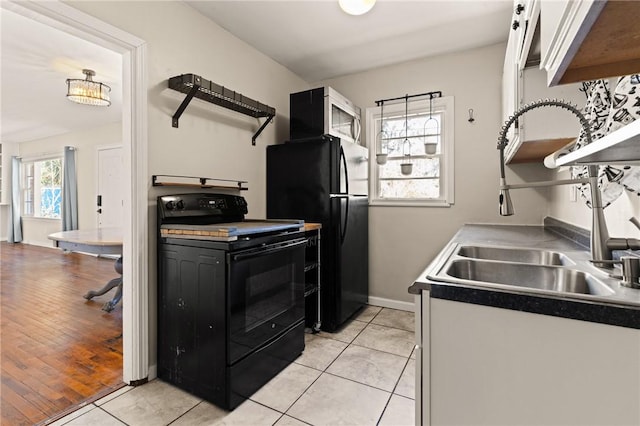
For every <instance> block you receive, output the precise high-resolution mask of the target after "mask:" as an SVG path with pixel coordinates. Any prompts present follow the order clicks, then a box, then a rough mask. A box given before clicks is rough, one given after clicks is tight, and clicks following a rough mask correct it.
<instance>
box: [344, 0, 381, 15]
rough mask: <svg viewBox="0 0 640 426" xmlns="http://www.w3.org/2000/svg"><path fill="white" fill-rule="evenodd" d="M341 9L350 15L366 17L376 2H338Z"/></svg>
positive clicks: (373, 0) (354, 0) (347, 0)
mask: <svg viewBox="0 0 640 426" xmlns="http://www.w3.org/2000/svg"><path fill="white" fill-rule="evenodd" d="M338 4H339V5H340V8H341V9H342V10H343V11H345V12H346V13H348V14H349V15H356V16H357V15H364V14H365V13H367V12H368V11H370V10H371V8H372V7H373V5H374V4H376V0H338Z"/></svg>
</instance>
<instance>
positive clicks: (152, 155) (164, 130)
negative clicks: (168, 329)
mask: <svg viewBox="0 0 640 426" xmlns="http://www.w3.org/2000/svg"><path fill="white" fill-rule="evenodd" d="M68 4H70V5H71V6H73V7H75V8H77V9H79V10H81V11H83V12H85V13H88V14H90V15H93V16H95V17H97V18H98V19H101V20H103V21H105V22H107V23H109V24H111V25H114V26H116V27H119V28H121V29H123V30H124V31H127V32H129V33H131V34H133V35H135V36H137V37H139V38H141V39H143V40H145V41H146V42H147V46H148V56H147V63H148V71H147V78H148V84H149V87H148V151H149V158H148V170H149V176H148V184H149V187H150V193H149V250H150V253H149V297H150V301H149V302H150V315H151V318H150V333H149V334H150V336H151V342H150V351H149V353H150V357H151V360H150V362H151V365H154V364H155V363H156V356H155V355H156V350H155V349H156V342H155V335H156V328H155V327H156V326H155V317H156V310H155V306H156V282H157V281H156V267H157V266H156V265H157V262H156V234H155V233H156V210H155V209H156V207H155V200H156V197H157V196H158V195H161V194H165V193H180V192H188V191H186V190H185V189H184V188H164V189H163V190H162V191H160V189H158V188H156V187H151V175H154V174H174V175H189V176H202V177H213V178H222V179H239V180H246V181H248V185H247V186H248V187H249V190H248V191H243V192H242V195H243V196H244V197H246V198H247V202H248V204H249V217H264V216H265V215H266V200H265V194H266V184H265V176H266V145H268V144H274V143H276V142H279V141H282V140H285V139H287V137H288V134H289V93H291V92H295V91H300V90H305V89H308V88H309V85H308V84H307V83H306V82H305V81H304V80H302V79H301V78H299V77H298V76H296V75H295V74H293V73H292V72H290V71H289V70H287V69H286V68H284V67H283V66H281V65H280V64H278V63H276V62H274V61H273V60H271V59H269V58H268V57H266V56H265V55H263V54H262V53H260V52H258V51H257V50H255V49H254V48H252V47H250V46H248V45H247V44H246V43H244V42H243V41H241V40H239V39H237V38H236V37H234V36H232V35H231V34H229V33H228V32H227V31H226V30H224V29H222V28H221V27H219V26H218V25H216V24H215V23H213V22H212V21H211V20H209V19H208V18H206V17H204V16H202V15H200V14H199V13H197V12H196V11H195V10H194V9H192V8H191V7H190V6H188V5H186V4H185V3H182V2H174V1H172V2H160V1H158V2H144V1H142V2H101V1H92V2H84V1H73V2H69V3H68ZM189 73H193V74H198V75H201V76H202V77H204V78H206V79H208V80H211V81H213V82H215V83H217V84H219V85H223V86H225V87H228V88H229V89H231V90H235V91H237V92H240V93H242V94H243V95H245V96H248V97H250V98H252V99H255V100H257V101H260V102H262V103H264V104H267V105H270V106H272V107H274V108H275V109H276V111H277V115H276V118H275V120H274V124H270V125H268V126H267V127H266V129H265V130H264V132H263V133H262V134H261V135H260V136H259V137H258V139H257V144H256V146H252V145H251V136H252V135H253V134H254V133H255V131H256V130H257V129H258V127H259V126H260V125H261V124H262V122H263V120H264V119H260V121H258V120H257V119H254V118H251V117H247V116H244V115H242V114H239V113H236V112H233V111H230V110H226V109H224V108H221V107H219V106H216V105H213V104H210V103H206V102H204V101H201V100H198V99H194V100H193V101H192V102H191V104H190V105H189V106H188V107H187V109H186V110H185V112H184V114H183V115H182V117H181V118H180V127H179V128H177V129H176V128H173V127H171V117H172V115H173V114H174V113H175V111H176V109H177V108H178V106H179V105H180V103H181V102H182V100H183V99H184V97H185V95H183V94H181V93H179V92H176V91H174V90H171V89H169V88H168V87H167V81H168V79H169V78H170V77H173V76H176V75H180V74H189Z"/></svg>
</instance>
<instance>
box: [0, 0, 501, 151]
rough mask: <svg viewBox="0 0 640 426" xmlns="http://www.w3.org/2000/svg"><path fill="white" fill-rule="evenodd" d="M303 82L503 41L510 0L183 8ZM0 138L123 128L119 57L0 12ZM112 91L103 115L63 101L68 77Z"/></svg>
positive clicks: (303, 1) (324, 0)
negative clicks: (90, 79) (365, 7)
mask: <svg viewBox="0 0 640 426" xmlns="http://www.w3.org/2000/svg"><path fill="white" fill-rule="evenodd" d="M187 3H188V4H190V5H191V6H192V7H194V8H195V9H196V10H198V11H200V12H201V13H203V14H204V15H206V16H208V17H209V18H210V19H212V20H213V21H214V22H216V23H217V24H219V25H221V26H222V27H224V28H225V29H227V30H228V31H229V32H231V33H232V34H234V35H235V36H237V37H239V38H240V39H242V40H244V41H246V42H247V43H248V44H250V45H252V46H254V47H255V48H256V49H258V50H259V51H261V52H263V53H264V54H265V55H267V56H269V57H271V58H273V59H274V60H275V61H277V62H279V63H280V64H282V65H284V66H285V67H287V68H288V69H290V70H291V71H293V72H294V73H296V74H298V75H299V76H300V77H302V78H303V79H305V80H306V81H308V82H309V83H313V82H317V81H320V80H323V79H327V78H332V77H337V76H341V75H345V74H350V73H355V72H359V71H364V70H368V69H372V68H376V67H380V66H384V65H389V64H393V63H398V62H402V61H407V60H412V59H417V58H422V57H428V56H433V55H438V54H442V53H446V52H454V51H459V50H464V49H469V48H473V47H479V46H486V45H490V44H494V43H498V42H501V41H506V39H507V36H508V29H509V19H510V16H511V7H512V4H513V3H512V1H511V0H447V1H435V0H414V1H402V0H378V2H377V4H376V5H375V6H374V7H373V9H372V10H371V11H370V12H369V13H367V14H366V15H362V16H350V15H347V14H345V13H344V12H342V11H341V10H340V9H339V7H338V2H337V0H321V1H307V0H289V1H275V0H262V1H238V0H216V1H187ZM0 18H1V22H0V24H1V25H0V26H1V36H2V39H1V41H2V46H1V47H2V49H1V85H0V88H1V89H0V90H1V101H2V104H1V117H0V120H1V121H0V123H1V129H2V130H1V139H0V141H1V142H2V143H17V142H25V141H31V140H36V139H41V138H45V137H50V136H55V135H60V134H65V133H68V132H72V131H78V130H81V129H85V128H92V127H96V126H100V125H104V124H108V123H114V122H118V121H120V120H121V117H122V83H121V75H122V58H121V56H120V55H119V54H117V53H115V52H112V51H110V50H107V49H104V48H102V47H100V46H97V45H94V44H92V43H89V42H87V41H84V40H81V39H79V38H77V37H75V36H71V35H69V34H67V33H64V32H62V31H60V30H57V29H54V28H51V27H49V26H47V25H44V24H42V23H39V22H36V21H34V20H32V19H29V18H25V17H23V16H20V15H18V14H16V13H14V12H11V11H9V10H7V9H4V8H0ZM83 68H90V69H93V70H95V71H96V76H95V77H94V80H96V81H101V82H103V83H105V84H107V85H109V86H111V89H112V91H111V101H112V104H111V106H110V107H106V108H104V107H94V106H87V105H79V104H75V103H73V102H70V101H68V100H67V99H66V97H65V95H66V88H67V86H66V79H67V78H84V75H83V74H82V69H83Z"/></svg>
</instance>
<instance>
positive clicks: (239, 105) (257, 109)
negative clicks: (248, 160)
mask: <svg viewBox="0 0 640 426" xmlns="http://www.w3.org/2000/svg"><path fill="white" fill-rule="evenodd" d="M169 88H170V89H173V90H177V91H178V92H181V93H185V94H186V95H187V96H186V97H185V98H184V100H183V101H182V103H181V104H180V106H179V107H178V109H177V110H176V112H175V114H173V117H172V121H171V125H172V126H173V127H178V125H179V120H180V116H181V115H182V113H183V112H184V110H185V109H186V108H187V106H188V105H189V103H190V102H191V100H192V99H193V98H194V97H196V98H198V99H202V100H204V101H207V102H210V103H212V104H215V105H219V106H222V107H224V108H228V109H231V110H233V111H236V112H239V113H241V114H245V115H248V116H251V117H255V118H260V117H265V118H266V120H265V122H264V123H263V124H262V125H261V126H260V128H259V129H258V131H257V132H256V133H255V134H254V135H253V137H252V138H251V145H254V146H255V144H256V139H257V138H258V136H260V133H262V131H263V130H264V129H265V127H267V124H269V123H270V122H271V121H273V118H274V117H275V115H276V110H275V108H273V107H270V106H269V105H265V104H262V103H260V102H258V101H255V100H253V99H251V98H247V97H246V96H243V95H241V94H240V93H237V92H234V91H233V90H229V89H227V88H225V87H223V86H220V85H217V84H216V83H214V82H212V81H209V80H206V79H204V78H202V77H200V76H199V75H195V74H182V75H179V76H175V77H171V78H170V79H169Z"/></svg>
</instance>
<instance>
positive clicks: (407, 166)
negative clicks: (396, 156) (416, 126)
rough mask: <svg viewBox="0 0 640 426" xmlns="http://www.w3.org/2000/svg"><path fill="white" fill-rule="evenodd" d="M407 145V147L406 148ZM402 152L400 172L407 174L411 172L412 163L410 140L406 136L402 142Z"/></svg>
mask: <svg viewBox="0 0 640 426" xmlns="http://www.w3.org/2000/svg"><path fill="white" fill-rule="evenodd" d="M407 146H408V147H409V148H408V150H407ZM402 153H403V154H404V158H405V160H404V162H403V163H400V172H401V173H402V174H403V175H405V176H408V175H410V174H411V172H413V163H412V162H411V142H409V139H408V138H406V139H405V140H404V142H402Z"/></svg>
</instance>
